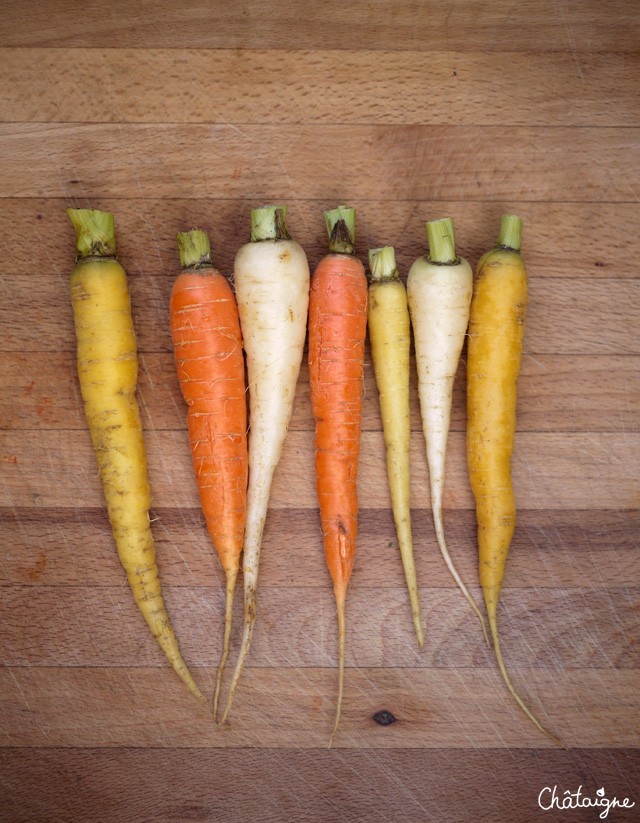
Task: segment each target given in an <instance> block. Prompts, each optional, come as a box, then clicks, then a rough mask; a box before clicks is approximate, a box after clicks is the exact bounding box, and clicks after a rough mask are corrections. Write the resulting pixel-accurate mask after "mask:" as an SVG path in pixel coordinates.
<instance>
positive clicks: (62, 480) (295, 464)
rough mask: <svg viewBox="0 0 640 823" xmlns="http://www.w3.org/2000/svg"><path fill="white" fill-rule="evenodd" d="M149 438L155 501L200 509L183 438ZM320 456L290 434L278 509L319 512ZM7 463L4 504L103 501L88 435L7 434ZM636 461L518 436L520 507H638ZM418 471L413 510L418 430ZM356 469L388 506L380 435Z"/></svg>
mask: <svg viewBox="0 0 640 823" xmlns="http://www.w3.org/2000/svg"><path fill="white" fill-rule="evenodd" d="M145 442H146V447H147V456H148V461H149V477H150V482H151V489H152V496H153V501H154V504H155V505H157V506H162V507H169V508H180V507H182V506H187V507H189V508H194V507H196V506H197V505H198V492H197V489H196V484H195V480H194V476H193V466H192V464H191V457H190V453H189V446H188V440H187V436H186V433H185V432H164V431H151V432H148V434H147V437H146V441H145ZM313 454H314V452H313V438H312V437H311V436H310V434H309V433H308V432H290V433H289V435H288V438H287V441H286V443H285V446H284V450H283V455H282V459H281V461H280V464H279V466H278V468H277V470H276V473H275V477H274V482H273V488H272V493H271V499H270V506H271V507H272V508H291V507H293V508H311V509H314V508H315V507H316V506H317V500H316V489H315V479H314V474H313ZM0 461H1V464H2V465H3V469H4V470H3V475H4V483H3V485H2V487H1V488H0V506H38V507H40V506H46V507H49V506H59V505H62V506H70V507H78V506H80V507H87V506H101V505H102V502H103V497H102V490H101V488H100V483H99V480H98V472H97V468H96V463H95V455H94V454H93V451H92V447H91V442H90V439H89V434H88V432H80V431H59V432H58V431H56V432H48V431H17V432H0ZM639 461H640V435H638V434H632V433H626V432H625V433H624V434H610V433H594V434H576V433H571V434H566V433H562V434H552V433H544V434H539V433H534V432H522V433H520V434H518V435H517V437H516V444H515V452H514V457H513V478H514V485H515V489H516V501H517V504H518V507H519V509H520V510H525V509H540V508H550V509H563V508H570V509H571V508H583V509H594V508H595V509H603V508H607V507H608V506H611V505H612V504H615V508H620V509H634V508H640V495H639V489H638V482H637V481H638V477H637V466H638V464H639ZM411 466H412V504H413V505H414V506H425V505H428V499H429V492H428V488H429V486H428V477H427V466H426V456H425V448H424V441H423V438H422V435H421V434H420V433H419V432H413V434H412V438H411ZM359 471H360V474H359V478H358V495H359V499H360V505H361V506H362V508H389V505H390V502H389V494H388V486H387V479H386V468H385V457H384V442H383V439H382V433H381V432H364V433H363V434H362V438H361V452H360V469H359ZM292 490H295V491H293V493H292ZM444 505H445V507H446V508H450V509H461V508H462V509H469V508H472V506H473V499H472V495H471V489H470V487H469V483H468V478H467V468H466V449H465V438H464V433H462V432H452V434H451V436H450V438H449V447H448V453H447V479H446V489H445V494H444Z"/></svg>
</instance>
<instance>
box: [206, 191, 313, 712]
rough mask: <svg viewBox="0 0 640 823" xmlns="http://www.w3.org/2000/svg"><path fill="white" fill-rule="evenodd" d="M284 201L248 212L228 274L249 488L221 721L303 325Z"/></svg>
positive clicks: (251, 600)
mask: <svg viewBox="0 0 640 823" xmlns="http://www.w3.org/2000/svg"><path fill="white" fill-rule="evenodd" d="M286 212H287V210H286V207H284V206H265V207H263V208H259V209H254V210H253V211H252V212H251V242H250V243H247V244H246V245H244V246H243V247H242V248H241V249H240V251H239V252H238V254H237V255H236V260H235V265H234V279H235V288H236V298H237V301H238V310H239V313H240V325H241V327H242V338H243V343H244V348H245V351H246V354H247V377H248V381H247V382H248V386H249V420H250V424H249V425H250V428H249V487H248V490H247V524H246V529H245V537H244V549H243V551H244V554H243V562H242V571H243V575H244V632H243V636H242V645H241V647H240V653H239V656H238V662H237V664H236V668H235V671H234V673H233V679H232V681H231V687H230V689H229V696H228V698H227V704H226V707H225V710H224V713H223V715H222V719H221V721H220V722H221V723H224V721H225V720H226V718H227V716H228V714H229V710H230V709H231V704H232V701H233V696H234V692H235V690H236V687H237V685H238V681H239V679H240V675H241V673H242V669H243V666H244V664H245V661H246V659H247V656H248V654H249V647H250V645H251V637H252V634H253V626H254V621H255V616H256V605H257V600H256V590H257V585H258V564H259V561H260V545H261V543H262V531H263V529H264V523H265V520H266V516H267V508H268V505H269V495H270V491H271V481H272V478H273V473H274V471H275V468H276V466H277V465H278V462H279V460H280V455H281V453H282V446H283V444H284V440H285V437H286V434H287V429H288V426H289V420H290V419H291V410H292V408H293V399H294V395H295V391H296V384H297V382H298V374H299V372H300V364H301V362H302V355H303V349H304V341H305V337H306V331H307V312H308V307H309V264H308V263H307V258H306V255H305V253H304V251H303V250H302V248H301V246H299V245H298V243H296V242H294V241H293V240H291V239H290V238H289V235H288V233H287V229H286V223H285V218H286Z"/></svg>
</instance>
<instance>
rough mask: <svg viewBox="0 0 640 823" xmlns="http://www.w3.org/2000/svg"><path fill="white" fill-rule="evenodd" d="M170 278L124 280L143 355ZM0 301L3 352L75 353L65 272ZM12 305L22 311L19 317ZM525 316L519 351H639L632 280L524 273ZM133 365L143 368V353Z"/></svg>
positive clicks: (157, 326) (637, 293)
mask: <svg viewBox="0 0 640 823" xmlns="http://www.w3.org/2000/svg"><path fill="white" fill-rule="evenodd" d="M174 279H175V278H174V277H173V276H167V277H163V276H161V275H158V276H150V275H137V276H132V277H131V278H130V283H129V286H130V292H131V302H132V311H133V317H134V326H135V329H136V335H137V338H138V348H139V351H140V352H142V353H143V354H146V353H147V352H159V351H165V352H170V351H173V347H172V343H171V335H170V332H169V324H168V306H169V296H170V294H171V287H172V285H173V281H174ZM0 299H1V303H0V336H1V339H2V340H3V343H2V349H3V350H4V351H18V352H24V351H36V352H42V351H52V352H62V351H66V352H74V351H75V346H76V344H75V340H74V332H73V315H72V311H71V303H70V300H69V276H68V274H59V275H58V276H57V277H55V276H49V277H39V276H37V275H33V274H32V275H30V276H22V275H16V276H15V277H12V278H11V280H10V281H9V280H8V279H6V278H5V279H3V281H2V282H0ZM16 303H18V304H19V305H20V306H21V309H22V320H20V319H19V318H18V319H19V322H16V312H15V310H14V306H15V305H16ZM594 306H597V308H598V321H597V322H594V311H593V310H594ZM527 316H528V319H529V322H528V324H527V331H526V335H525V342H524V351H525V354H527V355H538V354H580V355H582V354H595V355H598V354H618V355H619V354H624V355H627V354H633V355H637V354H640V336H639V335H637V334H635V335H634V334H631V333H630V330H631V329H634V328H638V327H639V326H640V280H628V279H625V280H594V281H592V282H590V284H589V288H588V289H585V288H583V286H582V282H581V280H580V279H579V278H564V279H558V280H553V281H551V280H549V278H540V279H537V278H534V277H531V278H530V280H529V304H528V307H527ZM567 317H571V322H570V323H568V322H567ZM140 365H141V368H142V369H144V359H142V360H141V364H140Z"/></svg>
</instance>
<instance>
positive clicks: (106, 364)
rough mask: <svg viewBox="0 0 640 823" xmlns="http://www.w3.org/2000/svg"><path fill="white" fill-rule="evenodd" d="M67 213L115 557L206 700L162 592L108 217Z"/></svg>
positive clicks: (83, 373) (83, 384)
mask: <svg viewBox="0 0 640 823" xmlns="http://www.w3.org/2000/svg"><path fill="white" fill-rule="evenodd" d="M67 214H68V215H69V219H70V220H71V223H72V224H73V227H74V229H75V230H76V235H77V243H76V248H77V263H76V265H75V267H74V269H73V271H72V273H71V303H72V305H73V314H74V318H75V328H76V338H77V346H78V378H79V381H80V390H81V392H82V399H83V400H84V410H85V415H86V418H87V424H88V426H89V431H90V433H91V440H92V442H93V447H94V450H95V453H96V458H97V460H98V467H99V469H100V480H101V482H102V489H103V492H104V496H105V500H106V503H107V511H108V514H109V521H110V523H111V528H112V530H113V536H114V538H115V541H116V547H117V550H118V557H119V558H120V562H121V563H122V566H123V568H124V570H125V572H126V574H127V579H128V580H129V585H130V586H131V591H132V592H133V595H134V597H135V600H136V603H137V604H138V607H139V609H140V611H141V612H142V615H143V617H144V619H145V620H146V621H147V625H148V626H149V628H150V629H151V633H152V634H153V636H154V637H155V638H156V640H157V641H158V643H159V644H160V647H161V648H162V650H163V651H164V653H165V654H166V656H167V659H168V660H169V662H170V663H171V665H172V667H173V669H174V671H175V672H176V674H177V675H178V676H179V677H180V678H181V680H182V681H183V682H184V683H185V684H186V686H187V688H188V689H189V691H190V692H191V693H192V694H193V695H195V696H196V697H197V698H199V699H200V700H204V699H205V698H204V696H203V695H202V693H201V692H200V689H199V688H198V686H197V685H196V683H195V681H194V680H193V677H192V676H191V673H190V672H189V670H188V668H187V665H186V663H185V662H184V660H183V659H182V655H181V654H180V650H179V648H178V642H177V640H176V638H175V635H174V633H173V629H172V627H171V623H170V621H169V617H168V615H167V612H166V610H165V607H164V602H163V599H162V594H161V591H160V579H159V577H158V567H157V565H156V549H155V544H154V542H153V536H152V534H151V525H150V522H149V507H150V505H151V495H150V491H149V482H148V479H147V460H146V454H145V449H144V443H143V440H142V425H141V423H140V412H139V409H138V402H137V400H136V383H137V378H138V359H137V351H136V338H135V334H134V330H133V321H132V318H131V302H130V299H129V289H128V285H127V276H126V274H125V272H124V269H123V268H122V266H121V265H120V264H119V263H118V262H117V260H116V258H115V249H116V242H115V230H114V219H113V214H110V213H108V212H101V211H95V210H92V209H67Z"/></svg>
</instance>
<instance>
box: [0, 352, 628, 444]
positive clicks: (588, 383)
mask: <svg viewBox="0 0 640 823" xmlns="http://www.w3.org/2000/svg"><path fill="white" fill-rule="evenodd" d="M639 372H640V358H639V357H637V356H634V355H629V356H626V357H625V356H615V355H582V356H580V355H566V356H564V355H527V356H525V358H524V361H523V368H522V371H521V374H520V378H519V381H518V428H519V430H520V431H538V432H540V431H550V432H551V431H553V432H559V431H567V432H572V431H581V432H602V431H608V432H637V431H638V430H639V429H640V378H639V377H638V374H639ZM411 373H412V374H415V373H416V372H415V362H414V361H413V360H412V363H411ZM465 383H466V374H465V363H464V361H462V362H461V364H460V367H459V369H458V374H457V376H456V383H455V387H454V399H453V408H452V420H451V430H452V431H464V427H465V417H466V414H465V403H466V400H465ZM0 392H1V393H2V395H3V397H4V400H5V402H4V405H3V407H1V408H0V428H4V429H12V430H20V429H43V430H57V429H82V430H84V429H86V425H87V424H86V421H85V417H84V412H83V407H82V401H81V398H80V396H79V389H78V385H77V376H76V363H75V357H74V356H73V353H72V352H60V353H58V352H11V354H10V355H8V356H5V358H4V359H2V360H0ZM138 396H139V398H140V407H141V411H142V417H143V426H144V427H145V429H155V430H163V429H171V430H173V431H182V430H185V429H186V414H185V410H186V406H185V405H184V402H183V400H182V395H181V393H180V387H179V385H178V381H177V378H176V376H175V362H174V358H173V355H172V354H169V353H166V354H165V353H160V352H158V353H155V352H151V353H148V354H145V355H144V368H143V369H141V371H140V378H139V383H138ZM289 428H290V430H291V431H313V430H314V422H313V416H312V414H311V405H310V399H309V370H308V367H307V363H306V360H305V362H304V363H303V364H302V369H301V373H300V379H299V382H298V388H297V392H296V398H295V403H294V407H293V414H292V418H291V424H290V427H289ZM363 428H364V430H365V431H379V430H380V429H381V428H382V423H381V420H380V404H379V401H378V394H377V389H376V385H375V380H374V377H373V369H372V366H371V358H370V356H369V357H368V358H367V362H366V363H365V379H364V388H363ZM411 428H412V430H413V431H421V430H422V423H421V420H420V409H419V404H418V391H417V385H416V382H415V380H414V381H413V382H412V384H411Z"/></svg>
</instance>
